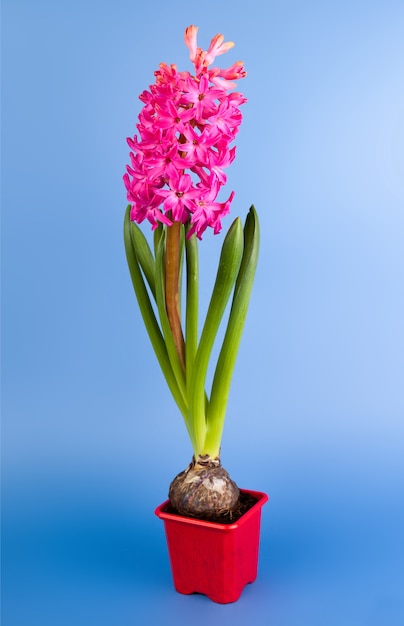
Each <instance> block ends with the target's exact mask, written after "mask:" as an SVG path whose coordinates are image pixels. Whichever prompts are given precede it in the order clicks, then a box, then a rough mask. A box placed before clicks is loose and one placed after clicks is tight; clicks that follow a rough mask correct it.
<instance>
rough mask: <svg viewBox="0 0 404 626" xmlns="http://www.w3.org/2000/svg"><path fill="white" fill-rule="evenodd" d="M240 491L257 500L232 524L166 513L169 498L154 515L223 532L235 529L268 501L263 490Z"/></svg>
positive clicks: (166, 519)
mask: <svg viewBox="0 0 404 626" xmlns="http://www.w3.org/2000/svg"><path fill="white" fill-rule="evenodd" d="M240 491H241V493H245V494H248V495H250V496H252V497H253V498H257V502H256V503H255V504H254V505H253V506H252V507H251V508H250V509H248V511H246V512H245V513H244V514H243V515H242V516H241V517H240V518H239V519H238V520H237V521H236V522H234V523H233V524H219V523H217V522H208V521H205V520H201V519H196V518H193V517H186V516H184V515H177V514H176V513H168V512H167V511H165V510H164V509H166V508H167V506H168V505H169V504H170V500H165V502H163V503H162V504H160V505H159V506H158V507H157V508H156V510H155V511H154V513H155V515H157V517H159V518H160V519H162V520H165V521H172V522H178V523H181V524H187V525H193V526H200V527H204V528H211V529H212V530H220V531H224V532H226V531H227V532H229V531H231V530H235V529H236V528H239V527H240V526H242V525H243V524H244V523H245V522H246V521H248V519H249V518H250V517H251V516H252V515H254V514H255V513H256V512H257V509H261V508H262V507H263V506H264V504H265V503H266V502H268V500H269V497H268V496H267V494H266V493H264V492H263V491H252V490H250V489H240Z"/></svg>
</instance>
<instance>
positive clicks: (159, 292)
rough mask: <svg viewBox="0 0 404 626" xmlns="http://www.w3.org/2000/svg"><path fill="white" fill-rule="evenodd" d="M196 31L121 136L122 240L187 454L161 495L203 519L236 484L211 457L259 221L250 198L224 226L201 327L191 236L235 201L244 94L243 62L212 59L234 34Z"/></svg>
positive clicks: (229, 507)
mask: <svg viewBox="0 0 404 626" xmlns="http://www.w3.org/2000/svg"><path fill="white" fill-rule="evenodd" d="M197 30H198V29H197V27H196V26H189V27H188V28H187V29H186V31H185V43H186V45H187V47H188V48H189V51H190V59H191V61H192V63H193V65H194V73H193V74H191V73H189V72H188V71H184V72H179V71H178V70H177V67H176V66H175V65H170V66H168V65H166V64H164V63H161V64H160V66H159V69H158V70H157V71H156V72H155V82H154V84H153V85H151V86H150V88H149V90H145V91H143V93H142V94H141V95H140V100H141V101H142V102H143V105H144V106H143V108H142V110H141V112H140V114H139V118H138V124H137V131H138V132H137V134H135V136H134V137H131V138H129V139H128V140H127V141H128V144H129V147H130V149H131V152H130V165H128V166H127V172H126V173H125V175H124V183H125V187H126V190H127V199H128V201H129V205H128V207H127V210H126V214H125V223H124V240H125V248H126V256H127V261H128V266H129V270H130V274H131V278H132V283H133V286H134V290H135V293H136V296H137V300H138V304H139V307H140V311H141V314H142V317H143V320H144V323H145V326H146V329H147V332H148V334H149V337H150V340H151V343H152V346H153V348H154V351H155V353H156V356H157V359H158V362H159V364H160V367H161V370H162V372H163V374H164V376H165V379H166V381H167V384H168V387H169V389H170V391H171V394H172V396H173V398H174V400H175V402H176V403H177V405H178V408H179V410H180V412H181V414H182V416H183V418H184V421H185V425H186V428H187V431H188V434H189V438H190V441H191V444H192V448H193V458H192V462H191V463H190V465H189V466H188V467H187V469H186V470H184V471H183V472H181V473H180V474H179V475H178V476H177V477H176V478H175V479H174V480H173V482H172V483H171V485H170V490H169V497H170V501H171V503H172V505H173V507H174V508H175V510H177V511H178V512H179V513H182V514H185V515H191V516H203V517H205V518H207V519H209V518H213V517H216V516H217V515H220V514H223V515H228V514H231V513H232V511H234V510H235V509H236V508H237V503H238V500H239V489H238V487H237V485H236V484H235V483H234V481H232V480H231V479H230V477H229V475H228V473H227V472H226V470H225V469H224V468H223V467H222V466H221V463H220V447H221V438H222V432H223V425H224V420H225V414H226V406H227V401H228V396H229V390H230V385H231V379H232V373H233V369H234V365H235V361H236V355H237V351H238V347H239V343H240V339H241V334H242V330H243V325H244V321H245V317H246V313H247V307H248V302H249V299H250V293H251V289H252V284H253V279H254V274H255V269H256V264H257V258H258V247H259V228H258V220H257V215H256V212H255V209H254V207H251V209H250V211H249V213H248V215H247V218H246V221H245V224H244V228H243V226H242V224H241V221H240V218H238V217H237V218H236V219H235V220H234V222H233V223H232V225H231V226H230V228H229V230H228V232H227V235H226V237H225V238H224V241H223V244H222V251H221V255H220V260H219V264H218V270H217V275H216V280H215V283H214V287H213V291H212V295H211V299H210V303H209V307H208V310H207V314H206V319H205V321H204V324H203V325H202V328H201V331H200V329H199V322H198V242H199V240H201V239H202V236H203V235H204V234H205V231H206V230H207V229H208V228H211V229H213V232H214V234H217V233H219V232H220V230H221V227H222V224H221V222H222V218H223V217H225V216H226V215H227V214H228V213H229V211H230V205H231V203H232V201H233V197H234V192H231V193H230V195H229V196H228V197H227V199H226V200H224V201H219V200H217V196H218V194H219V192H220V190H221V188H222V187H223V186H224V184H225V183H226V174H225V172H224V170H225V168H226V167H227V166H228V165H230V164H231V163H232V161H233V160H234V158H235V152H236V148H235V146H234V145H232V144H233V141H234V139H235V137H236V134H237V132H238V130H239V126H240V123H241V119H242V115H241V112H240V106H241V105H242V104H243V103H244V102H246V98H245V97H244V96H243V95H242V94H241V93H239V92H237V91H234V89H235V87H236V83H235V82H233V81H234V80H237V79H241V78H243V77H244V76H245V75H246V72H245V70H244V66H243V63H242V62H237V63H234V64H233V65H232V66H231V67H230V68H228V69H219V68H217V67H212V63H213V62H214V60H215V58H216V57H217V56H219V55H221V54H223V53H225V52H227V51H228V50H229V49H230V48H232V47H233V45H234V44H233V42H224V37H223V36H222V35H220V34H218V35H216V36H215V37H214V38H213V39H212V41H211V43H210V46H209V48H208V50H202V49H201V48H199V47H198V46H197ZM145 220H147V221H148V222H150V224H151V228H152V230H153V231H154V237H153V244H152V245H151V246H149V244H148V242H147V239H146V237H145V235H144V234H143V233H142V231H141V229H140V228H139V226H138V224H140V223H142V222H143V221H145ZM183 293H184V302H183V301H182V295H183ZM230 299H231V304H230V307H227V305H228V303H229V302H230ZM184 313H185V314H184ZM225 313H226V320H227V321H226V322H225V324H226V326H225V331H224V335H223V340H222V346H221V350H220V352H219V357H218V360H217V364H216V368H215V371H214V376H213V382H212V385H211V388H210V390H207V389H206V378H207V372H208V366H209V362H210V357H211V353H212V349H213V346H214V343H215V339H216V337H217V333H218V330H219V327H220V325H221V322H222V319H223V317H224V314H225ZM183 317H184V321H183V319H182V318H183Z"/></svg>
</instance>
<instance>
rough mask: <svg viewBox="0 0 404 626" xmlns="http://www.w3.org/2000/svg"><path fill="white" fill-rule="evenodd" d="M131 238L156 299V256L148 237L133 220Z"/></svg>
mask: <svg viewBox="0 0 404 626" xmlns="http://www.w3.org/2000/svg"><path fill="white" fill-rule="evenodd" d="M130 234H131V238H132V245H133V248H134V249H135V250H136V257H137V260H138V262H139V264H140V267H141V268H142V271H143V274H144V275H145V277H146V280H147V282H148V285H149V287H150V290H151V292H152V294H153V297H154V299H156V285H155V281H154V272H155V268H154V258H153V254H152V251H151V250H150V246H149V244H148V243H147V239H146V237H145V236H144V234H143V233H142V231H141V230H140V228H139V226H138V225H137V224H135V222H131V231H130Z"/></svg>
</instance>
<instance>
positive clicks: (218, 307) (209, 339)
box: [189, 218, 243, 452]
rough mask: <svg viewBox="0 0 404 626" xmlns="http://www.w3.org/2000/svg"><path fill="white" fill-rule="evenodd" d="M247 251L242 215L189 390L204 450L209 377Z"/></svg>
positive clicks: (223, 258) (225, 252) (231, 236)
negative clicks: (244, 245) (223, 319)
mask: <svg viewBox="0 0 404 626" xmlns="http://www.w3.org/2000/svg"><path fill="white" fill-rule="evenodd" d="M242 254H243V231H242V227H241V222H240V219H239V218H237V219H236V220H235V221H234V222H233V224H232V225H231V227H230V229H229V231H228V233H227V235H226V238H225V240H224V242H223V246H222V252H221V255H220V260H219V267H218V271H217V275H216V281H215V285H214V288H213V292H212V297H211V300H210V304H209V308H208V312H207V315H206V320H205V324H204V327H203V330H202V334H201V340H200V343H199V347H198V350H197V353H196V358H195V363H194V368H193V371H192V378H191V385H190V390H189V410H190V420H189V421H190V424H191V425H192V430H193V431H194V433H195V439H196V443H197V446H198V450H197V452H198V451H199V450H202V449H203V446H204V441H205V435H206V402H205V381H206V374H207V369H208V365H209V359H210V355H211V352H212V348H213V344H214V341H215V338H216V335H217V332H218V330H219V326H220V322H221V320H222V317H223V314H224V311H225V309H226V305H227V303H228V300H229V298H230V295H231V292H232V289H233V287H234V283H235V280H236V278H237V274H238V272H239V268H240V263H241V259H242Z"/></svg>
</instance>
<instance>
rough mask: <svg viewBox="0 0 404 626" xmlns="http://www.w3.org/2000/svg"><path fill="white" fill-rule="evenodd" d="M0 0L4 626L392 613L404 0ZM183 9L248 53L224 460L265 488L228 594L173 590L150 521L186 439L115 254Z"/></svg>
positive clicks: (238, 54)
mask: <svg viewBox="0 0 404 626" xmlns="http://www.w3.org/2000/svg"><path fill="white" fill-rule="evenodd" d="M2 8H3V11H2V14H3V15H2V16H3V26H2V27H3V44H2V45H3V108H2V111H3V122H2V132H3V176H2V181H3V182H2V194H3V196H2V236H3V244H2V253H3V278H2V291H3V316H2V321H3V367H2V376H3V411H2V414H3V423H2V431H3V437H2V439H3V451H2V457H3V472H2V479H3V486H2V495H3V522H2V533H3V553H2V585H3V605H2V611H3V616H2V617H3V621H2V623H3V624H4V626H31V625H36V624H41V626H47V625H48V624H49V625H52V626H55V625H57V626H63V625H65V624H66V625H69V626H71V625H72V624H74V625H75V626H82V625H89V624H99V625H102V626H104V625H111V626H112V625H114V626H115V625H118V626H127V625H130V624H146V623H147V624H157V623H160V622H161V621H164V622H168V623H175V624H179V625H182V624H184V625H185V624H189V623H193V622H194V621H195V619H197V620H198V621H199V622H205V621H207V620H232V623H233V624H234V625H238V624H242V623H245V621H246V620H247V622H248V623H251V624H258V625H261V624H262V625H264V624H265V625H266V624H271V625H272V626H278V625H279V626H281V625H282V626H302V625H306V624H307V625H309V626H317V625H318V626H325V625H326V626H362V625H366V626H385V625H388V626H397V625H398V624H402V623H404V580H403V579H404V572H403V553H404V545H403V530H402V528H403V523H404V503H403V500H404V498H403V496H404V493H403V475H404V471H403V470H404V455H403V440H404V426H403V417H404V394H403V381H404V376H403V374H404V356H403V355H404V331H403V319H404V290H403V270H404V246H403V244H402V241H403V234H404V215H403V208H404V83H403V81H404V37H403V32H404V4H403V2H402V0H397V1H394V0H384V1H381V0H380V1H378V2H376V1H372V0H367V1H360V0H356V1H352V0H350V1H346V0H341V1H339V2H336V1H335V2H331V1H330V2H320V1H315V0H308V1H307V2H298V1H297V0H294V1H293V0H289V1H284V2H281V1H277V2H271V1H270V2H268V3H267V2H263V1H259V2H258V1H254V0H250V1H249V2H239V1H238V0H223V1H221V2H218V1H217V0H215V1H213V0H206V1H205V2H204V3H202V4H199V5H198V4H197V3H190V2H188V1H185V0H180V1H177V2H176V1H173V2H171V3H166V2H162V0H155V2H146V3H140V2H133V1H129V0H115V1H114V2H108V1H105V2H96V1H95V0H94V1H92V0H87V1H80V2H79V1H78V0H71V1H70V2H69V3H66V2H59V1H56V2H50V1H45V0H36V1H35V2H30V1H28V0H25V1H24V0H3V7H2ZM191 23H194V24H197V25H198V26H199V27H200V31H199V33H200V39H199V41H200V44H201V45H202V46H203V47H204V48H206V47H207V45H208V43H209V41H210V38H211V37H212V36H213V35H214V34H215V33H216V32H222V33H224V34H225V36H226V39H231V40H234V41H235V42H236V47H235V49H234V50H232V51H231V52H229V53H228V54H227V55H226V56H224V57H219V59H218V64H220V65H221V66H223V67H224V66H227V65H230V64H231V63H233V62H234V61H236V60H238V59H240V58H241V59H243V60H244V61H245V64H246V67H247V70H248V77H247V78H246V79H244V80H243V81H241V82H240V83H239V88H240V90H242V91H243V92H244V93H245V94H246V96H247V97H248V99H249V101H248V104H246V105H245V106H244V108H243V113H244V121H243V125H242V128H241V131H240V134H239V136H238V140H237V145H238V155H237V159H236V161H235V162H234V163H233V165H232V167H231V168H230V169H229V170H228V173H229V183H228V190H229V191H230V190H231V189H234V190H235V191H236V197H235V201H234V204H233V209H232V213H233V215H237V214H240V215H242V216H244V215H245V213H246V212H247V209H248V207H249V206H250V204H251V203H252V202H254V204H255V206H256V207H257V209H258V212H259V215H260V220H261V228H262V247H261V255H260V263H259V268H258V273H257V278H256V283H255V286H254V291H253V295H252V302H251V307H250V310H249V316H248V319H247V324H246V327H245V332H244V336H243V341H242V345H241V349H240V354H239V359H238V362H237V366H236V371H235V375H234V383H233V387H232V391H231V398H230V403H229V409H228V420H227V423H226V428H225V433H224V440H223V448H222V460H223V463H224V465H225V466H226V467H227V469H228V470H229V471H230V472H231V474H232V476H233V478H234V479H235V480H236V481H237V482H238V483H239V485H240V486H242V487H245V488H251V489H257V490H262V491H265V492H267V493H268V494H269V496H270V502H269V503H268V504H267V505H266V506H265V508H264V509H263V523H262V537H261V557H260V573H259V578H258V580H257V582H256V583H255V584H254V585H252V586H249V587H248V588H247V589H245V592H244V594H243V596H242V598H241V599H240V601H239V602H238V603H236V604H235V605H228V606H218V605H215V604H213V603H211V602H210V601H209V600H207V599H206V598H205V597H203V596H190V597H187V596H180V595H178V594H176V593H175V591H174V590H173V587H172V583H171V577H170V570H169V564H168V558H167V554H166V547H165V538H164V533H163V527H162V525H161V522H160V521H159V520H158V519H157V518H155V517H154V515H153V511H154V507H155V506H156V505H157V504H159V503H160V502H162V501H163V500H164V499H165V498H166V492H167V488H168V484H169V482H170V480H171V479H172V478H173V476H174V475H175V474H176V473H177V472H178V471H180V470H181V469H183V468H184V467H185V465H186V464H187V463H188V461H189V459H190V456H191V450H190V445H189V443H188V440H187V436H186V432H185V428H184V426H183V424H182V422H181V418H180V416H179V414H178V412H177V410H176V407H175V405H174V403H173V401H172V400H171V397H170V395H169V392H168V391H167V389H166V387H165V383H164V380H163V377H162V375H161V374H160V371H159V369H158V365H157V362H156V360H155V357H154V355H153V353H152V350H151V348H150V346H149V343H148V339H147V336H146V333H145V331H144V328H143V325H142V323H141V320H140V316H139V313H138V310H137V305H136V301H135V296H134V294H133V291H132V287H131V284H130V280H129V275H128V271H127V267H126V261H125V256H124V249H123V244H122V218H123V212H124V208H125V206H126V198H125V190H124V186H123V183H122V180H121V177H122V174H123V172H124V169H125V164H126V162H127V160H128V157H127V155H128V147H127V145H126V141H125V139H126V137H127V136H128V135H131V134H133V132H134V129H135V123H136V118H137V115H138V113H139V110H140V106H141V103H140V101H139V100H138V99H137V96H138V94H139V93H140V92H141V91H142V90H143V89H144V88H146V87H147V86H148V85H149V84H150V83H151V82H153V80H154V78H153V72H154V70H155V69H156V68H157V67H158V64H159V63H160V62H161V61H164V62H167V63H176V64H177V65H178V67H179V68H180V69H189V70H190V69H191V65H190V62H189V60H188V51H187V49H186V48H185V46H184V44H183V40H182V37H183V30H184V28H185V27H186V26H188V25H189V24H191ZM230 221H231V218H227V220H226V223H225V227H227V226H228V225H229V224H230ZM220 245H221V237H220V236H219V237H216V238H214V237H213V236H212V235H210V234H208V233H207V234H206V236H205V237H204V242H203V246H202V250H201V255H202V258H203V263H204V266H203V269H204V274H203V276H202V279H201V285H202V292H203V294H204V298H205V300H206V299H207V297H208V295H209V290H210V287H211V283H212V275H213V271H214V268H215V266H216V262H217V254H218V251H219V246H220Z"/></svg>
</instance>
